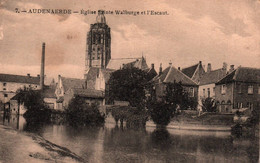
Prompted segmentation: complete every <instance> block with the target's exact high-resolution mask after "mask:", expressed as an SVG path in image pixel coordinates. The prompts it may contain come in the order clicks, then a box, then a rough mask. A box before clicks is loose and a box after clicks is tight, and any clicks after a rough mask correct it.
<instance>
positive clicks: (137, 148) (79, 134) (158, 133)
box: [0, 114, 259, 163]
mask: <svg viewBox="0 0 260 163" xmlns="http://www.w3.org/2000/svg"><path fill="white" fill-rule="evenodd" d="M0 120H1V122H0V124H1V125H7V126H11V127H13V128H14V129H16V130H19V132H34V133H36V134H39V135H40V136H42V137H43V138H45V139H47V140H49V141H51V142H52V143H55V144H57V145H60V146H63V147H66V148H68V149H70V150H71V151H73V152H74V153H76V154H77V155H79V156H81V157H82V158H84V159H85V160H86V161H88V162H91V163H92V162H93V163H115V162H119V163H121V162H123V163H128V162H129V163H130V162H131V163H132V162H144V163H150V162H151V163H157V162H158V163H159V162H192V163H193V162H194V163H195V162H198V163H201V162H216V163H219V162H236V163H237V162H258V158H259V140H249V139H234V138H232V137H231V135H230V132H223V131H190V130H179V129H156V128H155V127H146V129H143V130H131V129H126V128H121V127H118V126H116V125H115V123H113V122H112V121H109V122H106V123H105V125H104V126H103V127H81V128H73V127H70V126H66V125H62V124H48V125H47V124H46V125H41V126H37V127H35V126H33V127H32V126H28V125H27V124H26V121H25V119H24V118H23V117H22V116H15V115H12V116H11V117H10V118H3V115H2V114H1V115H0ZM21 150H22V149H21Z"/></svg>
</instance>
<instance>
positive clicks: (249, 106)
mask: <svg viewBox="0 0 260 163" xmlns="http://www.w3.org/2000/svg"><path fill="white" fill-rule="evenodd" d="M247 108H248V109H250V110H253V103H252V102H248V103H247Z"/></svg>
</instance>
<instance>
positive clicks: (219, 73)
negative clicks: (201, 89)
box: [199, 69, 226, 85]
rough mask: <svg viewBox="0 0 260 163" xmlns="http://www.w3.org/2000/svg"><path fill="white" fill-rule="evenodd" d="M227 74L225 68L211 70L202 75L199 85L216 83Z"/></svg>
mask: <svg viewBox="0 0 260 163" xmlns="http://www.w3.org/2000/svg"><path fill="white" fill-rule="evenodd" d="M225 75H226V71H225V70H223V69H217V70H213V71H210V72H206V73H205V74H203V75H202V77H201V79H200V82H199V85H205V84H212V83H216V82H217V81H219V80H220V79H222V78H223V77H224V76H225Z"/></svg>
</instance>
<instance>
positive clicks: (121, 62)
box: [107, 57, 148, 70]
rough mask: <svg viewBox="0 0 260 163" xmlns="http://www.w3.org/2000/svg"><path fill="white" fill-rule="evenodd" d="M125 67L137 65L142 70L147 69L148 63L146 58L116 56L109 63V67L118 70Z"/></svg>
mask: <svg viewBox="0 0 260 163" xmlns="http://www.w3.org/2000/svg"><path fill="white" fill-rule="evenodd" d="M123 67H136V68H139V69H141V70H144V69H147V68H148V65H147V63H146V60H145V58H143V57H141V58H114V59H111V60H110V61H109V63H108V65H107V68H108V69H114V70H118V69H120V68H123Z"/></svg>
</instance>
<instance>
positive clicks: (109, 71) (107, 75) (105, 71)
mask: <svg viewBox="0 0 260 163" xmlns="http://www.w3.org/2000/svg"><path fill="white" fill-rule="evenodd" d="M114 71H115V70H112V69H101V72H102V74H103V76H104V79H105V82H108V80H109V79H110V75H111V74H112V73H113V72H114Z"/></svg>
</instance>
